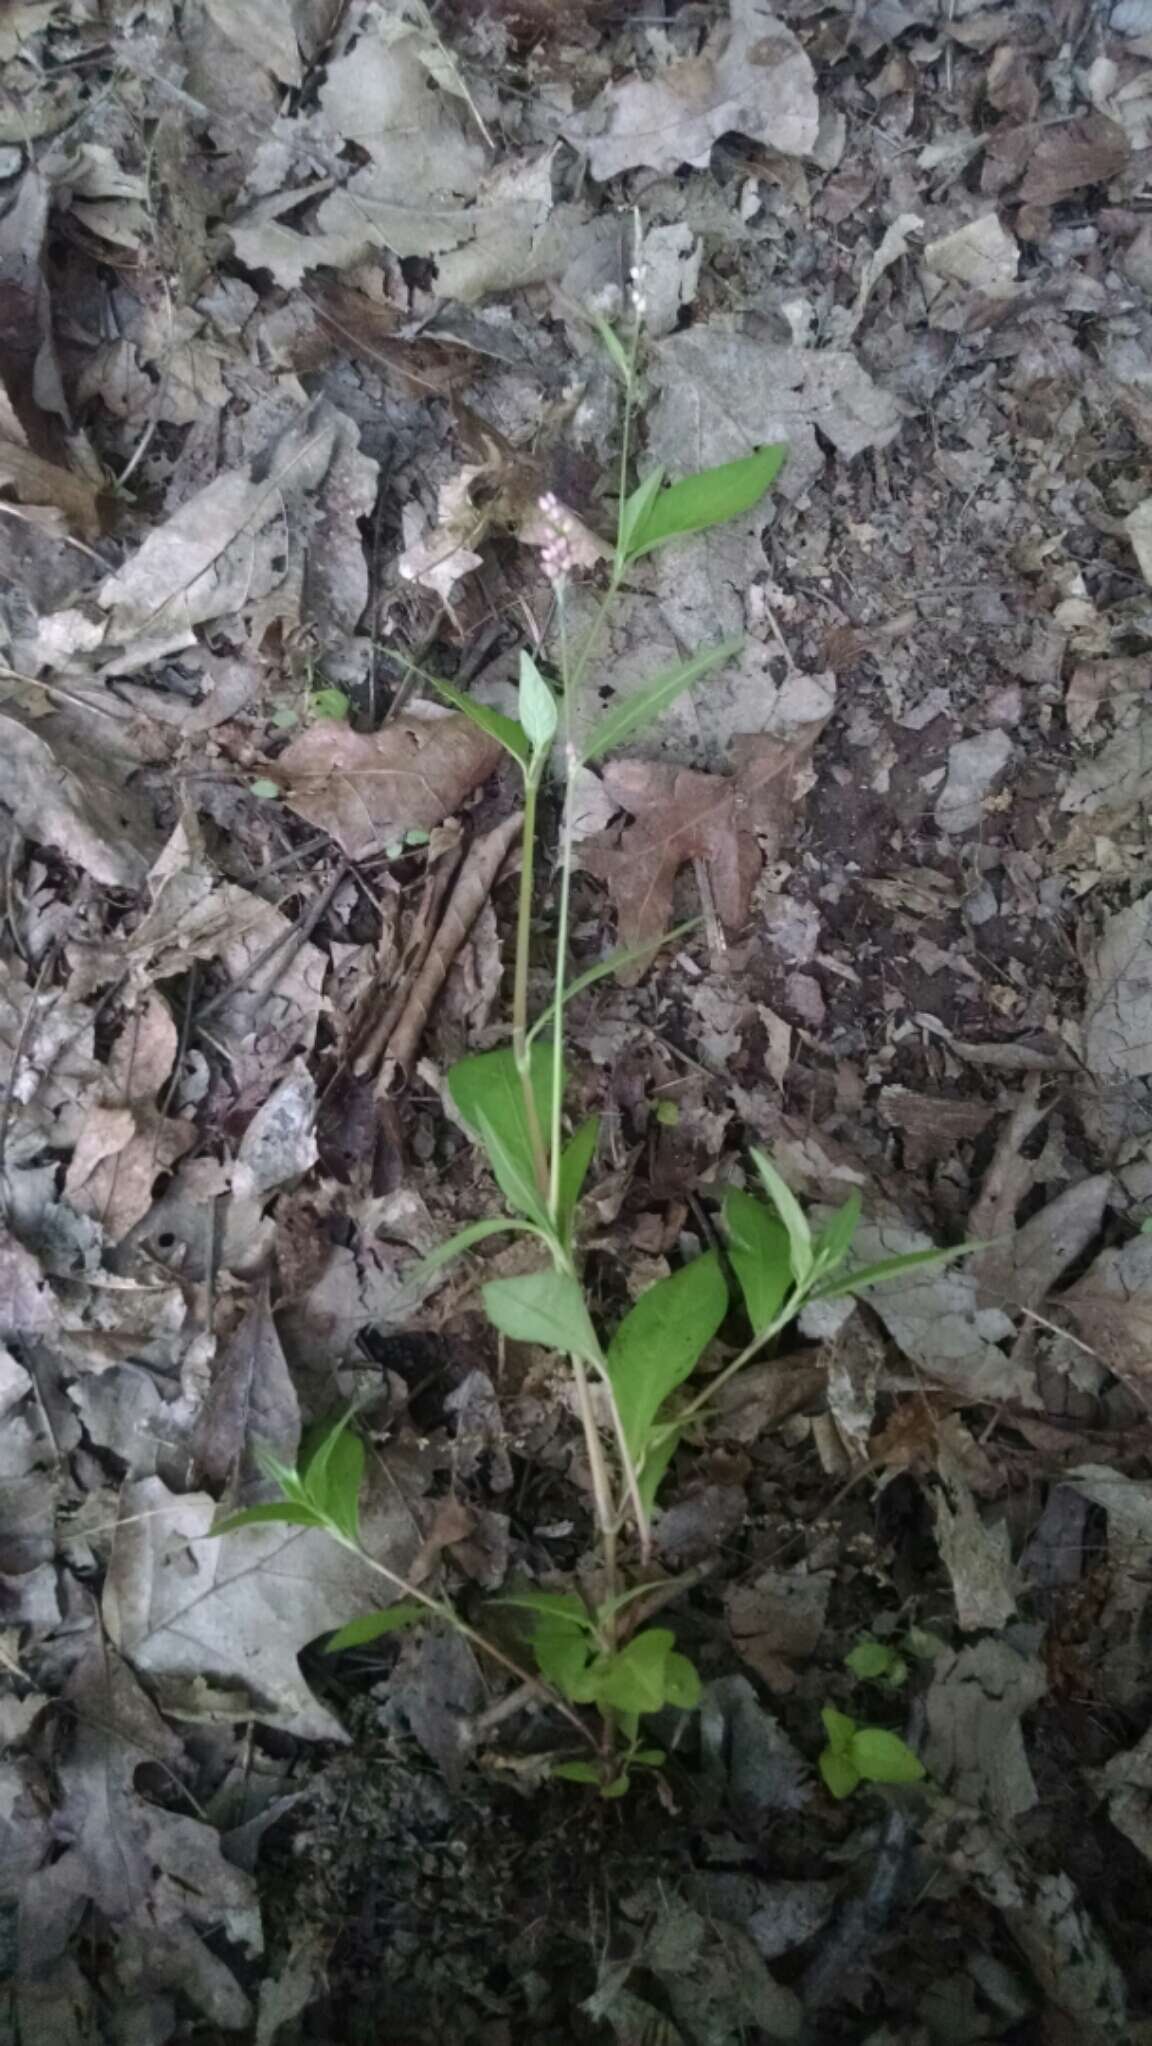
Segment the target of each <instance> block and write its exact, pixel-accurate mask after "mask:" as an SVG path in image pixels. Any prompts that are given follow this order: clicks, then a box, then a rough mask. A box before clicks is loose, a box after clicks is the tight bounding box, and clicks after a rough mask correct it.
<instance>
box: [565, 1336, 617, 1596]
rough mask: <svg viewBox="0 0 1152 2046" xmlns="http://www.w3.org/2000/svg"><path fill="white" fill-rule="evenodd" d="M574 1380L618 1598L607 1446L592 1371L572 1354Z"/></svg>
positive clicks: (608, 1570) (609, 1591)
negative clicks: (594, 1403) (594, 1399)
mask: <svg viewBox="0 0 1152 2046" xmlns="http://www.w3.org/2000/svg"><path fill="white" fill-rule="evenodd" d="M572 1377H573V1380H574V1382H575V1386H576V1404H577V1406H578V1407H579V1409H580V1420H581V1424H582V1426H583V1429H584V1440H585V1442H586V1444H587V1447H588V1465H589V1469H590V1471H591V1476H592V1498H593V1501H594V1503H595V1507H596V1526H597V1529H598V1530H599V1534H600V1543H601V1550H602V1553H603V1557H604V1576H605V1580H606V1588H605V1594H604V1595H605V1598H606V1599H612V1598H615V1596H616V1588H617V1587H616V1510H615V1507H614V1505H613V1501H612V1481H611V1479H610V1478H609V1475H608V1465H607V1463H606V1462H605V1459H604V1445H603V1443H602V1442H601V1440H600V1430H599V1429H598V1427H597V1426H596V1415H595V1412H594V1411H593V1407H592V1388H591V1386H590V1385H589V1383H588V1368H587V1363H586V1361H585V1359H584V1358H583V1357H580V1356H577V1355H576V1354H575V1353H573V1355H572Z"/></svg>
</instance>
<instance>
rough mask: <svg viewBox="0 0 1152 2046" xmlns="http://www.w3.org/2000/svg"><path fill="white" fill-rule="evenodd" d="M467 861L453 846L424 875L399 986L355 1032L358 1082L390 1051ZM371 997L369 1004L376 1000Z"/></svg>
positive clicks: (353, 1061)
mask: <svg viewBox="0 0 1152 2046" xmlns="http://www.w3.org/2000/svg"><path fill="white" fill-rule="evenodd" d="M463 857H464V848H463V846H462V845H454V846H451V847H449V849H448V850H447V851H446V852H445V853H443V854H442V855H441V857H440V858H439V859H438V860H432V861H430V862H429V864H428V866H427V868H426V869H425V874H424V885H423V890H422V893H421V897H420V901H419V904H418V905H417V908H416V913H415V920H414V925H413V932H412V933H411V934H410V936H409V939H408V943H407V946H406V947H405V956H404V957H403V958H402V959H401V961H400V965H399V968H398V971H397V975H396V980H397V985H396V986H395V987H394V988H393V990H392V995H391V999H390V1000H389V1001H388V1002H387V1003H386V1004H385V1006H384V1008H383V1009H382V1010H381V1011H380V1013H379V1014H378V1015H377V1016H375V1017H373V1018H371V1019H370V1020H369V1021H368V1024H367V1028H365V1027H364V1026H363V1024H361V1025H359V1026H358V1027H357V1029H356V1032H355V1038H356V1040H357V1041H358V1049H357V1051H356V1053H355V1055H354V1057H353V1060H352V1071H353V1073H354V1074H355V1076H356V1078H357V1079H358V1080H363V1079H365V1078H366V1077H367V1076H368V1074H370V1073H374V1072H375V1071H376V1068H377V1066H378V1065H379V1064H380V1061H381V1059H382V1058H383V1056H384V1053H385V1051H386V1050H387V1047H388V1041H389V1039H390V1038H391V1036H392V1032H393V1031H394V1030H395V1028H396V1025H397V1023H398V1022H399V1021H400V1018H401V1016H402V1015H403V1013H404V1008H405V1005H406V1003H407V1001H408V995H409V991H410V989H411V987H412V982H413V980H414V978H415V976H416V975H417V974H418V973H419V972H420V970H421V968H422V966H423V964H424V961H425V960H426V959H427V957H428V954H429V952H430V951H431V949H432V945H433V942H434V940H435V937H436V929H437V925H438V923H439V918H440V909H441V905H442V904H443V901H444V897H445V896H446V894H447V893H448V890H449V888H450V887H451V885H452V882H453V879H454V877H455V874H456V870H457V868H458V867H459V865H460V862H461V860H462V859H463ZM374 994H375V991H373V995H370V996H369V1000H372V999H373V998H374Z"/></svg>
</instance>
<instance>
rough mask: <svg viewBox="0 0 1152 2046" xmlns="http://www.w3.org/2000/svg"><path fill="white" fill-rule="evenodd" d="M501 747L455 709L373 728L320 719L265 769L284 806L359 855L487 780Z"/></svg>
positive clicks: (422, 824) (438, 813) (424, 824)
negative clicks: (358, 728)
mask: <svg viewBox="0 0 1152 2046" xmlns="http://www.w3.org/2000/svg"><path fill="white" fill-rule="evenodd" d="M501 750H502V749H501V747H500V745H499V743H498V741H497V740H495V739H490V738H489V737H488V736H487V734H486V733H484V732H481V731H479V730H478V728H477V727H476V726H475V725H474V724H472V723H471V722H470V720H469V719H468V718H466V717H464V716H463V714H462V713H461V712H459V711H452V712H449V714H448V715H447V716H444V717H441V716H439V715H437V714H436V713H435V712H433V714H432V715H431V716H428V715H427V714H426V715H424V716H416V715H411V716H408V717H403V718H396V719H395V720H394V722H393V723H392V724H389V725H385V726H384V728H383V730H382V731H379V732H353V731H351V730H350V729H349V727H348V726H347V725H344V724H337V723H336V722H335V721H334V720H329V719H325V720H324V721H323V722H322V723H320V724H317V725H313V726H312V728H311V730H310V731H307V732H302V733H301V735H300V737H299V738H298V739H294V740H293V742H292V744H291V745H290V746H289V747H288V749H287V751H286V752H285V753H282V754H281V755H280V758H279V759H278V760H277V761H276V762H275V763H274V766H273V772H274V773H275V775H276V777H277V779H278V780H279V781H281V782H282V783H284V784H285V801H286V802H287V804H288V807H289V808H290V809H292V810H295V812H296V814H297V816H299V817H305V818H307V820H308V822H309V823H310V824H315V825H317V826H319V828H320V830H322V831H327V832H330V833H331V835H332V837H333V838H334V839H335V840H336V842H337V844H338V845H340V846H341V847H342V848H343V850H344V851H345V852H346V853H347V854H348V857H349V858H350V859H359V858H361V857H362V856H363V855H364V854H366V853H370V852H375V851H377V850H378V849H379V848H380V847H381V846H383V845H387V844H388V843H389V841H390V840H392V839H396V838H403V836H404V833H405V832H406V831H410V830H412V829H413V828H418V829H420V830H422V831H431V830H432V828H433V826H434V825H437V824H442V823H443V821H444V819H445V817H448V816H450V815H451V813H452V811H453V810H456V809H458V808H459V806H460V804H461V803H462V802H463V801H464V798H465V797H466V796H470V795H471V793H472V791H473V789H475V788H478V787H479V786H480V783H481V782H482V781H486V780H487V778H488V776H489V775H490V774H491V773H492V772H493V770H494V769H495V767H496V766H497V764H498V762H499V760H500V757H501Z"/></svg>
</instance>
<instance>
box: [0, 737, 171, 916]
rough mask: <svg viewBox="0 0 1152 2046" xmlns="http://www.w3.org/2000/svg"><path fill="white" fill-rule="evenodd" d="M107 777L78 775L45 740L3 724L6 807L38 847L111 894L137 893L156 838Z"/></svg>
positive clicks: (0, 795) (133, 802) (1, 788)
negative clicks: (54, 853) (52, 851)
mask: <svg viewBox="0 0 1152 2046" xmlns="http://www.w3.org/2000/svg"><path fill="white" fill-rule="evenodd" d="M123 781H124V773H123V769H122V770H121V775H120V778H119V786H117V785H116V783H115V782H114V781H113V778H112V776H111V775H110V774H108V775H106V774H105V773H103V772H101V762H100V759H99V756H98V755H95V754H93V755H90V771H89V772H88V773H87V774H83V775H82V774H81V773H79V772H78V770H77V767H76V765H75V764H74V763H73V761H72V760H65V759H64V758H62V757H61V756H60V754H59V753H58V752H57V751H56V750H55V749H54V748H53V746H52V745H51V744H50V743H49V742H48V740H47V739H46V738H44V737H42V735H41V734H40V733H39V732H35V731H32V730H31V729H30V728H29V727H28V726H27V725H25V724H22V723H21V722H20V721H19V719H17V718H14V717H4V716H0V805H3V806H4V808H5V809H7V810H10V811H11V813H12V816H13V818H14V819H15V821H16V823H17V824H18V825H19V826H20V829H21V831H23V832H24V834H25V836H26V837H28V838H30V839H31V840H32V841H33V843H35V844H39V845H50V846H53V847H54V848H55V850H56V851H57V852H60V853H62V854H63V856H64V858H65V859H68V860H72V861H73V862H74V863H75V865H76V866H78V867H80V868H82V869H83V871H84V872H85V873H88V874H91V875H93V876H94V878H95V879H96V880H97V881H100V882H103V884H104V885H105V886H106V887H109V888H133V887H138V886H139V884H140V882H141V881H142V880H143V878H144V875H145V873H146V872H147V868H148V864H149V861H150V860H151V859H152V858H153V857H154V856H155V853H156V850H157V845H156V839H155V834H154V832H153V830H152V827H151V824H150V822H149V821H148V820H147V818H146V817H145V815H144V814H143V811H142V809H141V806H140V804H139V802H138V800H137V799H136V797H135V796H133V795H132V794H131V792H130V791H128V790H126V789H125V788H124V786H123Z"/></svg>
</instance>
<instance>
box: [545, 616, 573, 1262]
mask: <svg viewBox="0 0 1152 2046" xmlns="http://www.w3.org/2000/svg"><path fill="white" fill-rule="evenodd" d="M556 613H557V618H558V622H559V627H560V682H561V691H562V695H563V699H564V815H563V819H562V822H561V830H560V905H559V912H558V915H557V921H556V974H555V992H554V1011H553V1017H552V1129H551V1166H552V1176H551V1181H550V1184H549V1188H548V1206H549V1211H550V1213H551V1216H552V1224H553V1227H554V1228H555V1229H556V1230H557V1231H559V1226H560V1158H561V1149H562V1143H561V1136H562V1128H561V1117H562V1115H563V1110H564V989H565V986H566V984H567V980H568V913H569V904H570V901H571V893H572V853H573V847H574V843H575V841H574V838H573V831H572V771H573V765H574V761H575V754H574V751H573V746H572V725H573V717H574V713H575V708H576V706H575V703H574V701H573V698H574V695H575V689H576V680H575V677H574V676H570V674H569V670H568V626H567V611H566V606H565V599H564V586H563V584H562V583H561V584H560V586H559V587H558V589H557V592H556Z"/></svg>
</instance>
